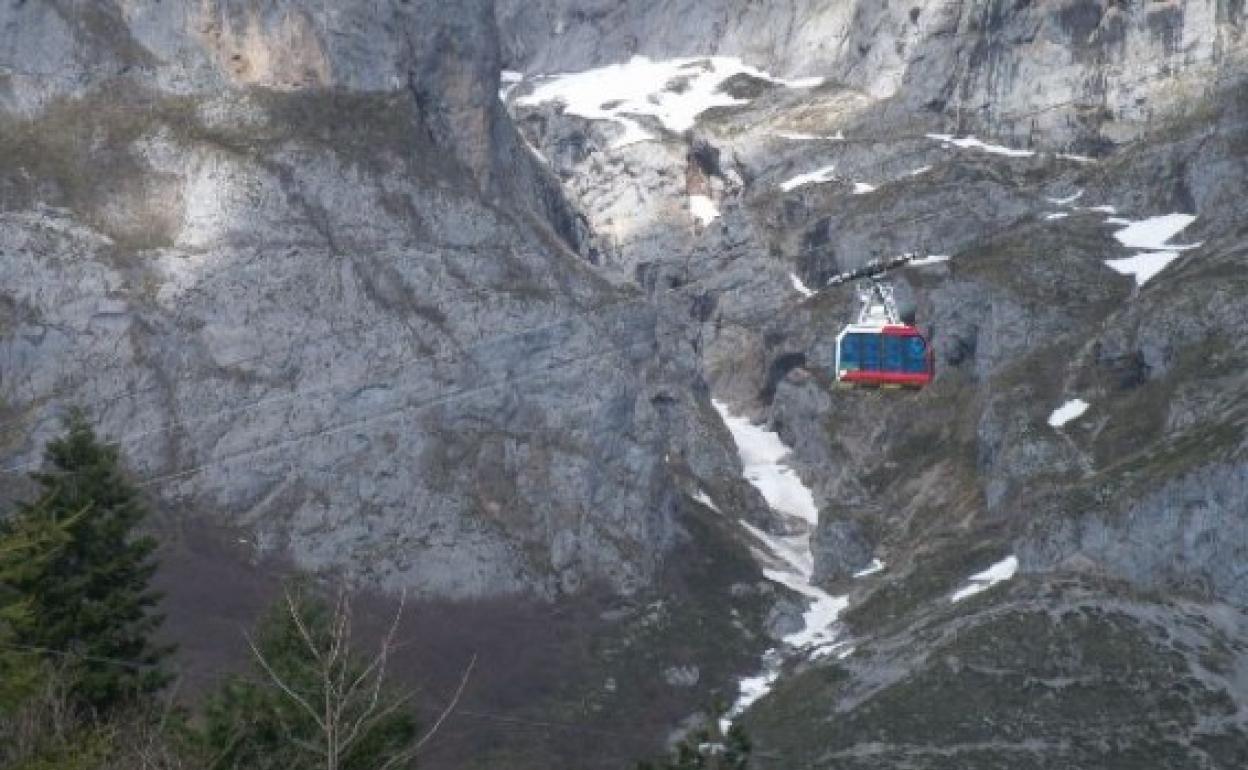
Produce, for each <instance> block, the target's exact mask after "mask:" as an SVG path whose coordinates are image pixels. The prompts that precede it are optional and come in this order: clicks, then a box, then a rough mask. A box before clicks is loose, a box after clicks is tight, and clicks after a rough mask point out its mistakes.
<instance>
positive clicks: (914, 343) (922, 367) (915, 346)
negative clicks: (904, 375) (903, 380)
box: [906, 337, 927, 373]
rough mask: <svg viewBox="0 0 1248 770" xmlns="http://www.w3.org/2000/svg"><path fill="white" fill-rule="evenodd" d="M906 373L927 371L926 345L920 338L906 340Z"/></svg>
mask: <svg viewBox="0 0 1248 770" xmlns="http://www.w3.org/2000/svg"><path fill="white" fill-rule="evenodd" d="M906 371H907V372H916V373H922V372H926V371H927V345H926V344H925V343H924V342H923V338H922V337H907V338H906Z"/></svg>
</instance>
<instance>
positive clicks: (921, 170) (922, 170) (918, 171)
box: [906, 166, 932, 176]
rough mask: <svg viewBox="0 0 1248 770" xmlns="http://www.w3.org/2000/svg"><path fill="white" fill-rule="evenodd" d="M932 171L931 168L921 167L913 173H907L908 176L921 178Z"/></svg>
mask: <svg viewBox="0 0 1248 770" xmlns="http://www.w3.org/2000/svg"><path fill="white" fill-rule="evenodd" d="M931 170H932V167H931V166H919V167H918V168H916V169H915V170H913V171H907V172H906V176H920V175H922V174H926V173H927V172H929V171H931Z"/></svg>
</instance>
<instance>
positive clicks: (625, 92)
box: [516, 56, 823, 148]
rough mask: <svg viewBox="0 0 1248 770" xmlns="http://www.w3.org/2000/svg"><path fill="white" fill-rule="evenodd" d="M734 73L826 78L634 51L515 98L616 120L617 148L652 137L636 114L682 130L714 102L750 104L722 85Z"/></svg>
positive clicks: (792, 83)
mask: <svg viewBox="0 0 1248 770" xmlns="http://www.w3.org/2000/svg"><path fill="white" fill-rule="evenodd" d="M736 75H748V76H751V77H755V78H758V79H760V80H766V81H768V82H771V83H775V84H776V85H780V86H784V87H786V88H813V87H814V86H817V85H819V84H820V83H822V82H823V80H822V78H804V79H800V80H785V79H782V78H776V77H773V76H771V75H769V74H768V73H766V72H763V71H762V70H760V69H757V68H755V67H751V66H749V65H747V64H745V63H744V62H742V61H741V60H740V59H737V58H734V57H730V56H704V57H684V58H677V59H667V60H664V61H654V60H652V59H650V58H648V57H645V56H634V57H633V58H632V59H629V60H628V61H627V62H623V63H621V64H611V65H608V66H606V67H599V68H597V69H592V70H585V71H583V72H569V73H563V74H559V75H552V76H549V77H547V78H545V79H543V80H542V82H540V83H539V84H538V85H537V87H536V88H535V89H534V90H533V92H532V93H531V94H529V95H528V96H525V97H522V98H521V99H519V100H517V102H516V103H517V104H519V105H521V106H536V105H539V104H545V103H547V102H553V101H561V102H563V103H564V105H565V110H566V111H567V112H568V114H571V115H577V116H580V117H583V118H587V119H589V120H609V121H614V122H616V123H618V124H619V125H621V126H623V127H624V134H623V136H621V137H620V138H619V139H617V140H616V142H615V145H614V146H615V147H617V148H618V147H624V146H627V145H630V144H634V143H636V142H641V141H645V140H648V139H650V138H652V136H651V134H650V132H648V131H647V130H645V129H644V128H642V126H641V124H640V123H639V122H638V121H637V120H636V117H637V116H643V115H645V116H650V117H654V118H656V119H658V121H659V122H660V123H661V124H662V125H663V127H664V128H666V129H668V130H669V131H673V132H676V133H681V132H684V131H687V130H688V129H690V128H692V127H693V125H694V123H695V122H696V121H697V117H698V116H699V115H701V114H702V113H703V112H706V111H707V110H709V109H711V108H712V107H731V106H735V105H740V104H748V103H749V100H747V99H738V98H736V97H734V96H731V95H729V94H727V93H725V92H723V91H722V90H721V89H720V87H721V86H722V85H723V84H724V81H726V80H728V79H729V78H731V77H733V76H736Z"/></svg>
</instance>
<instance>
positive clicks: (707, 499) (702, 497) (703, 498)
mask: <svg viewBox="0 0 1248 770" xmlns="http://www.w3.org/2000/svg"><path fill="white" fill-rule="evenodd" d="M693 499H694V500H697V501H698V502H699V503H702V504H703V505H705V506H706V507H707V508H710V509H711V510H712V511H715V512H716V513H723V511H721V510H719V506H718V505H716V504H715V501H714V500H712V499H711V496H710V495H708V494H707V493H706V492H703V491H702V490H701V489H699V490H698V493H697V494H695V495H694V496H693Z"/></svg>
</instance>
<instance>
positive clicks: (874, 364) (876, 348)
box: [858, 334, 880, 372]
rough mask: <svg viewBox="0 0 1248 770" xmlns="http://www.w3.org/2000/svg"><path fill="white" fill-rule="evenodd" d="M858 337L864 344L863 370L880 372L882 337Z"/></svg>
mask: <svg viewBox="0 0 1248 770" xmlns="http://www.w3.org/2000/svg"><path fill="white" fill-rule="evenodd" d="M858 337H859V338H860V339H861V342H862V348H861V353H862V368H863V369H866V370H868V371H873V372H878V371H879V370H880V335H878V334H860V335H858Z"/></svg>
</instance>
